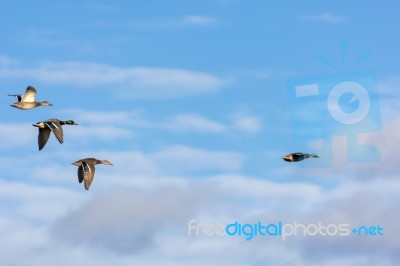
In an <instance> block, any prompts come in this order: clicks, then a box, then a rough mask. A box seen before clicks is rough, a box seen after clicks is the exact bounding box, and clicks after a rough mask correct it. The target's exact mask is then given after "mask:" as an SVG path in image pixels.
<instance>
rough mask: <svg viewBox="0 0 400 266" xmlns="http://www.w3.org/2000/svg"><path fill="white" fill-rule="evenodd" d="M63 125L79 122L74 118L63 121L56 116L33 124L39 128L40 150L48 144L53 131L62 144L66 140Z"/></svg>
mask: <svg viewBox="0 0 400 266" xmlns="http://www.w3.org/2000/svg"><path fill="white" fill-rule="evenodd" d="M63 125H78V124H76V123H75V122H74V121H73V120H66V121H62V120H58V119H56V118H52V119H48V120H45V121H41V122H38V123H36V124H33V126H35V127H38V128H39V135H38V145H39V151H40V150H42V149H43V148H44V146H45V145H46V143H47V141H48V140H49V137H50V133H51V132H53V134H54V136H56V138H57V140H58V141H59V142H60V143H61V144H62V143H63V142H64V133H63V129H62V126H63Z"/></svg>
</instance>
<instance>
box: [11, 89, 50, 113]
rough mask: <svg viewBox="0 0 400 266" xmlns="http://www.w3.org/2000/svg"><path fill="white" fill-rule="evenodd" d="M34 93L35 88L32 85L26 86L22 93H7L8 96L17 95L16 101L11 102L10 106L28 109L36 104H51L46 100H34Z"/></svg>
mask: <svg viewBox="0 0 400 266" xmlns="http://www.w3.org/2000/svg"><path fill="white" fill-rule="evenodd" d="M36 94H37V90H36V89H35V88H34V87H32V86H28V88H26V91H25V93H24V94H8V96H15V97H17V100H18V102H16V103H13V104H11V106H12V107H15V108H18V109H22V110H28V109H32V108H35V107H38V106H53V105H52V104H51V103H49V102H48V101H43V102H36V101H35V96H36Z"/></svg>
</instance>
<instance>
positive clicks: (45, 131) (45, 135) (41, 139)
mask: <svg viewBox="0 0 400 266" xmlns="http://www.w3.org/2000/svg"><path fill="white" fill-rule="evenodd" d="M50 133H51V129H50V128H48V127H45V128H39V135H38V144H39V151H40V150H42V149H43V148H44V146H45V145H46V143H47V141H48V140H49V137H50Z"/></svg>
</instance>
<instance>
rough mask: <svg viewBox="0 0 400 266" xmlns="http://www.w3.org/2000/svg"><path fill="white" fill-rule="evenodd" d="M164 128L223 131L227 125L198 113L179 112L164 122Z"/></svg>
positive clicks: (211, 131)
mask: <svg viewBox="0 0 400 266" xmlns="http://www.w3.org/2000/svg"><path fill="white" fill-rule="evenodd" d="M162 127H163V128H166V129H170V130H177V131H197V132H210V133H222V132H224V131H225V130H226V126H225V125H223V124H221V123H218V122H216V121H213V120H210V119H208V118H205V117H203V116H201V115H196V114H178V115H176V116H173V117H171V118H167V121H166V122H165V123H163V124H162Z"/></svg>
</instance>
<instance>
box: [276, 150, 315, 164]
mask: <svg viewBox="0 0 400 266" xmlns="http://www.w3.org/2000/svg"><path fill="white" fill-rule="evenodd" d="M307 158H319V156H318V155H316V154H308V153H303V152H294V153H290V154H288V155H286V156H284V157H282V159H283V160H285V161H286V162H298V161H302V160H304V159H307Z"/></svg>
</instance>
